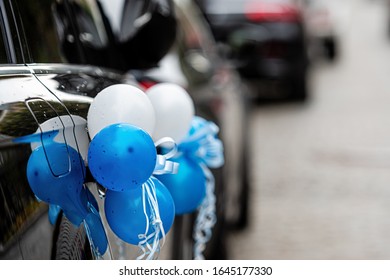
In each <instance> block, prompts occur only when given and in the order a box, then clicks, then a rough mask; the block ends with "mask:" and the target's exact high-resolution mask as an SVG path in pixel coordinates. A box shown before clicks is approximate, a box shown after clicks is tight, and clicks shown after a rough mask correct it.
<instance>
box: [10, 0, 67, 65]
mask: <svg viewBox="0 0 390 280" xmlns="http://www.w3.org/2000/svg"><path fill="white" fill-rule="evenodd" d="M58 2H59V3H60V2H62V1H58ZM16 4H17V5H16V6H17V8H18V10H19V15H20V20H21V21H22V24H23V25H22V28H23V30H24V36H25V38H26V40H27V43H28V47H29V56H30V58H29V59H28V58H26V57H25V59H26V60H30V61H31V62H41V63H49V62H63V61H64V60H65V57H64V56H63V55H62V52H61V50H62V48H63V47H64V45H62V44H61V42H62V41H63V40H59V36H58V35H59V34H58V33H57V28H56V24H55V21H54V17H53V9H54V8H55V1H53V0H40V1H23V0H17V1H16ZM68 39H69V38H68Z"/></svg>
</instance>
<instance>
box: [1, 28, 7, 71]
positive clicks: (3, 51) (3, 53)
mask: <svg viewBox="0 0 390 280" xmlns="http://www.w3.org/2000/svg"><path fill="white" fill-rule="evenodd" d="M1 22H3V21H1ZM4 34H5V33H4V28H3V25H1V33H0V63H1V64H6V63H8V56H7V51H6V48H5V40H4Z"/></svg>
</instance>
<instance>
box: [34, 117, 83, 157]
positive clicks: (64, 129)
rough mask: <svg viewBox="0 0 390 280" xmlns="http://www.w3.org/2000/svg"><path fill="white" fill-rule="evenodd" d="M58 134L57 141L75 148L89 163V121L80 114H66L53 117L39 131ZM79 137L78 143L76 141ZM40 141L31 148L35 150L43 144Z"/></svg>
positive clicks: (55, 138) (55, 139)
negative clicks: (56, 132)
mask: <svg viewBox="0 0 390 280" xmlns="http://www.w3.org/2000/svg"><path fill="white" fill-rule="evenodd" d="M57 130H58V134H57V135H56V136H55V137H54V139H53V140H54V141H55V142H57V143H66V144H67V145H69V146H71V147H72V148H73V149H75V150H76V151H78V152H79V153H80V155H81V157H82V158H83V160H84V162H85V164H87V155H88V147H89V137H88V133H87V121H86V120H85V119H83V118H82V117H80V116H75V115H71V116H69V115H64V116H59V117H54V118H51V119H49V120H47V121H45V122H44V123H42V124H41V125H40V129H39V128H38V130H37V133H40V132H41V131H42V132H48V131H57ZM76 139H77V143H76ZM41 145H42V143H40V142H33V143H31V149H32V150H34V149H36V148H37V147H39V146H41Z"/></svg>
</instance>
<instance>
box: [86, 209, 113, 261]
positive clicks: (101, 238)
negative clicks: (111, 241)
mask: <svg viewBox="0 0 390 280" xmlns="http://www.w3.org/2000/svg"><path fill="white" fill-rule="evenodd" d="M85 222H86V223H87V227H88V229H89V233H88V237H89V238H90V240H91V241H92V244H93V246H94V248H95V250H97V251H98V252H99V254H101V255H103V254H104V253H105V252H106V251H107V247H108V239H107V235H106V232H105V230H104V226H103V224H102V221H101V219H100V216H99V215H98V214H97V213H89V214H88V215H87V216H86V217H85Z"/></svg>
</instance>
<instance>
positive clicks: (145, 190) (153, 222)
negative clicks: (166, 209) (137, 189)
mask: <svg viewBox="0 0 390 280" xmlns="http://www.w3.org/2000/svg"><path fill="white" fill-rule="evenodd" d="M142 203H143V210H144V215H145V219H146V229H145V233H143V234H140V235H139V236H138V238H140V239H141V241H140V242H139V243H138V248H139V249H140V255H139V256H138V257H137V260H142V259H146V260H153V259H157V257H158V254H159V253H160V249H161V247H162V246H163V245H164V243H165V231H164V227H163V224H162V221H161V218H160V211H159V208H158V201H157V195H156V186H155V185H154V182H153V181H152V179H148V181H147V182H146V183H144V184H143V185H142ZM146 205H149V209H150V214H149V215H148V213H147V207H146ZM150 226H152V227H153V231H152V233H150V234H148V232H149V227H150ZM160 234H161V235H162V243H161V242H160ZM160 243H161V244H160Z"/></svg>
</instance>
